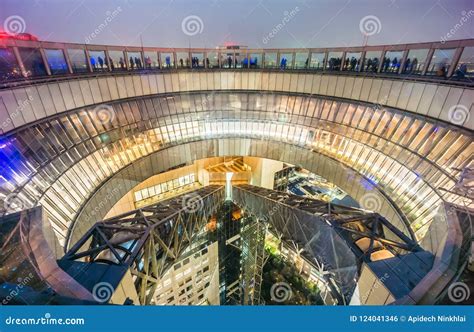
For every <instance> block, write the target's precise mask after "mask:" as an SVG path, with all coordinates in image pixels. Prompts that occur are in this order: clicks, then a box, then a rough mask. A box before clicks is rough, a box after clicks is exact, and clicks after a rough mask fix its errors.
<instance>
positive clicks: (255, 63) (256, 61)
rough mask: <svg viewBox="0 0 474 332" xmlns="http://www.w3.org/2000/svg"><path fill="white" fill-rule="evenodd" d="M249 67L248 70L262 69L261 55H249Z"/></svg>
mask: <svg viewBox="0 0 474 332" xmlns="http://www.w3.org/2000/svg"><path fill="white" fill-rule="evenodd" d="M249 67H250V68H261V67H262V54H261V53H252V54H250V55H249Z"/></svg>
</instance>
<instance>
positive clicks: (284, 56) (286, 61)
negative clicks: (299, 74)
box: [280, 53, 293, 69]
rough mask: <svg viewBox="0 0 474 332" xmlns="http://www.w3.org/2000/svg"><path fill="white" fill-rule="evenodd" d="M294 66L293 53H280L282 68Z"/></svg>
mask: <svg viewBox="0 0 474 332" xmlns="http://www.w3.org/2000/svg"><path fill="white" fill-rule="evenodd" d="M286 68H288V69H292V68H293V53H281V54H280V69H286Z"/></svg>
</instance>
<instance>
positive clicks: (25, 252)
mask: <svg viewBox="0 0 474 332" xmlns="http://www.w3.org/2000/svg"><path fill="white" fill-rule="evenodd" d="M18 216H19V217H18V221H17V222H18V224H17V227H15V229H14V230H13V231H12V232H18V234H17V236H19V238H20V243H19V246H15V247H14V249H13V250H14V251H16V254H15V253H11V250H9V251H7V254H13V255H17V257H20V258H23V259H24V261H22V262H21V264H22V265H23V268H26V269H27V270H29V271H30V272H31V273H34V275H36V276H37V278H39V280H41V282H43V283H44V284H46V285H47V288H50V289H52V290H53V291H55V292H56V293H57V294H59V295H60V296H65V297H71V298H76V299H81V300H88V301H94V299H93V296H92V294H91V293H90V292H89V291H88V290H87V289H85V288H84V287H83V286H81V285H80V284H79V283H78V282H77V281H76V280H74V279H73V278H72V277H71V276H70V275H69V274H67V273H66V272H65V271H63V270H62V269H61V268H60V267H59V266H58V264H57V261H56V255H55V254H54V253H53V251H52V249H51V247H50V246H51V240H52V238H51V236H48V235H47V234H46V233H45V232H44V228H45V223H46V220H45V214H44V212H43V209H42V208H41V207H36V208H33V209H29V210H24V211H22V212H19V213H18ZM46 227H47V224H46ZM11 235H13V234H11ZM9 238H13V236H10V237H9ZM7 244H8V241H7ZM10 245H14V244H13V243H10ZM0 256H1V253H0ZM33 271H34V272H33ZM15 282H16V281H15Z"/></svg>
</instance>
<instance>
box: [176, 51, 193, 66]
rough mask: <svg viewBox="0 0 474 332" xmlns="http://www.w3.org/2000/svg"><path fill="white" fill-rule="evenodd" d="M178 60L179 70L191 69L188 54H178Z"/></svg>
mask: <svg viewBox="0 0 474 332" xmlns="http://www.w3.org/2000/svg"><path fill="white" fill-rule="evenodd" d="M176 59H177V61H178V68H189V67H190V63H189V53H188V52H176Z"/></svg>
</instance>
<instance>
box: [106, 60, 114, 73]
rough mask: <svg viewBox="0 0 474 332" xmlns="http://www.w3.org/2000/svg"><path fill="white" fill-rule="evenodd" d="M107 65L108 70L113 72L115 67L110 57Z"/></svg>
mask: <svg viewBox="0 0 474 332" xmlns="http://www.w3.org/2000/svg"><path fill="white" fill-rule="evenodd" d="M109 64H110V68H111V69H112V70H114V69H115V65H114V61H113V60H112V58H111V57H109V61H108V63H107V65H109Z"/></svg>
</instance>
